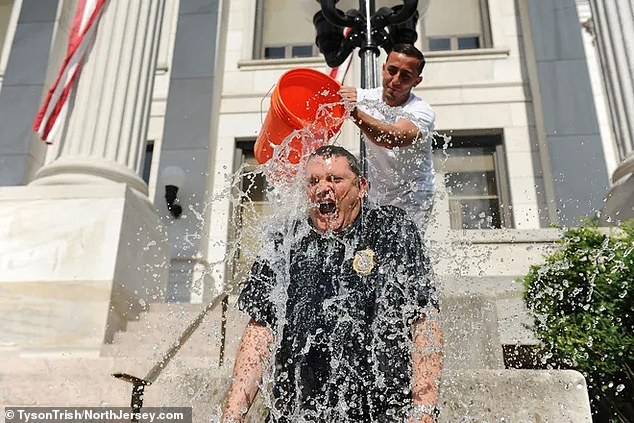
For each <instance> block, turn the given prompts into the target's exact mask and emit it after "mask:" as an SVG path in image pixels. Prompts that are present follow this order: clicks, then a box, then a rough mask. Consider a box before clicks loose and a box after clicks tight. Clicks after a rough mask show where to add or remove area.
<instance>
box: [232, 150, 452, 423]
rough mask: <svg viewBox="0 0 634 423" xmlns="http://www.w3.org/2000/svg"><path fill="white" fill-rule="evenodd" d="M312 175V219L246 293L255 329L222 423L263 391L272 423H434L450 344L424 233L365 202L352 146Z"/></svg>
mask: <svg viewBox="0 0 634 423" xmlns="http://www.w3.org/2000/svg"><path fill="white" fill-rule="evenodd" d="M305 170H306V175H305V177H306V193H307V197H308V200H309V211H308V219H300V220H298V221H296V222H295V223H294V224H293V225H290V228H291V229H290V230H288V232H286V233H284V234H276V236H274V237H273V239H271V240H270V243H265V245H263V248H262V252H261V254H260V255H259V257H258V259H257V260H256V262H255V264H254V265H253V268H252V269H251V273H250V275H249V277H248V279H247V281H246V284H245V286H244V289H243V291H242V293H241V294H240V298H239V301H238V307H239V308H240V309H242V310H243V311H245V312H246V313H248V314H249V315H250V316H251V321H250V322H249V324H248V325H247V327H246V329H245V331H244V334H243V336H242V340H241V342H240V347H239V351H238V354H237V356H236V361H235V366H234V371H233V382H232V386H231V388H230V390H229V394H228V396H227V402H226V405H225V409H224V413H223V422H225V423H229V422H240V423H242V422H243V421H244V415H245V414H246V412H247V410H248V408H249V407H250V405H251V403H252V401H253V399H254V396H255V394H256V392H257V390H258V388H259V386H260V384H263V385H265V386H268V387H270V396H267V397H266V399H265V404H267V406H268V408H269V410H270V414H269V417H268V420H267V421H268V422H270V423H273V422H275V423H295V422H305V421H306V422H319V423H326V422H327V423H330V422H337V423H374V422H376V423H397V422H398V423H402V422H404V421H408V422H411V423H433V422H435V421H436V414H437V409H436V403H437V401H438V386H439V378H440V372H441V369H442V345H443V341H442V333H441V330H440V327H439V324H438V302H437V299H436V295H435V291H434V288H433V285H432V284H431V281H430V276H429V275H430V272H429V261H428V259H427V257H426V256H425V254H424V252H423V248H422V245H421V240H420V237H419V235H418V230H417V228H416V226H415V225H414V224H413V222H412V221H411V220H409V219H408V218H407V217H406V214H405V212H403V211H402V210H400V209H398V208H396V207H392V206H380V207H371V206H369V205H366V204H365V202H364V197H365V193H366V188H367V182H366V180H365V178H364V177H363V176H361V175H360V171H359V166H358V164H357V161H356V159H355V157H354V156H353V155H352V154H351V153H350V152H348V151H347V150H345V149H344V148H342V147H339V146H332V145H328V146H323V147H320V148H319V149H317V150H316V151H315V152H314V153H313V154H312V155H311V156H310V157H309V158H308V160H307V162H306V168H305ZM363 207H367V208H366V209H365V210H364V218H363V219H361V218H360V216H361V209H362V208H363ZM281 226H284V225H281ZM267 244H270V245H267ZM271 359H272V360H271ZM270 361H273V366H269V365H268V364H269V363H270ZM271 367H272V370H271V371H267V369H268V368H271ZM263 375H264V378H263ZM262 379H263V380H262ZM267 391H268V390H267Z"/></svg>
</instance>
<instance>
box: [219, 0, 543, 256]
mask: <svg viewBox="0 0 634 423" xmlns="http://www.w3.org/2000/svg"><path fill="white" fill-rule="evenodd" d="M225 7H228V8H229V10H228V19H227V20H226V21H224V22H223V25H226V31H227V37H226V44H225V46H224V48H225V65H224V81H223V90H222V100H221V104H220V110H219V113H220V116H219V124H218V130H217V134H218V137H217V142H216V144H215V147H216V154H215V157H216V163H215V166H214V167H215V169H216V172H215V174H214V175H213V191H214V193H216V194H217V193H220V192H222V191H223V190H224V189H226V176H227V175H228V174H230V173H231V172H232V171H233V170H234V169H233V164H234V149H235V140H236V139H238V138H245V137H256V136H257V134H258V131H259V129H260V125H261V121H262V120H263V119H264V116H265V114H266V112H267V110H268V106H269V101H268V98H267V93H269V91H270V90H271V88H272V87H273V86H274V84H275V83H276V81H277V79H278V78H279V76H280V75H281V74H282V72H284V71H286V70H288V69H291V68H294V67H300V66H302V67H312V68H315V69H318V70H320V71H327V67H326V65H325V63H324V62H323V60H321V58H312V59H290V60H285V61H279V60H276V61H264V60H251V57H252V51H251V50H252V45H253V34H254V26H255V24H254V22H255V0H241V1H232V2H228V3H225ZM489 10H490V21H491V32H492V39H493V48H490V49H479V50H472V51H464V50H463V51H450V52H430V53H428V54H427V59H428V60H427V61H428V64H427V66H426V68H425V71H424V73H423V76H424V80H423V83H422V84H421V86H420V88H417V89H416V91H415V92H416V94H417V95H419V96H421V97H422V98H424V99H425V100H426V101H428V102H429V103H430V104H431V105H432V106H433V108H434V110H435V111H436V113H437V129H438V131H439V132H441V133H442V132H445V131H448V130H479V129H493V128H497V129H502V131H503V138H504V147H505V149H506V154H507V157H506V160H507V168H508V179H509V180H508V182H509V189H510V194H511V201H512V204H513V220H514V225H515V227H516V228H517V229H536V228H539V217H538V211H537V207H538V205H537V204H538V203H537V194H536V190H535V185H536V178H539V177H541V175H535V172H534V166H533V161H534V160H536V158H537V157H538V156H537V152H536V151H535V150H534V149H533V148H532V147H531V145H532V144H533V145H534V144H535V143H531V139H532V137H534V136H535V122H534V118H533V112H532V103H531V101H530V98H528V97H527V94H526V93H527V92H528V90H527V81H525V80H524V79H523V78H524V77H523V73H522V63H521V60H520V54H521V50H520V49H521V45H522V39H521V37H522V35H521V33H520V29H519V28H518V26H517V21H518V19H517V17H516V14H517V10H516V9H515V5H514V2H509V1H506V0H490V1H489ZM280 24H282V25H283V23H282V22H281V23H280ZM356 57H357V56H356V53H355V59H354V60H353V65H352V68H351V70H350V73H349V75H348V78H347V79H346V83H347V84H352V85H358V81H359V79H358V74H359V70H358V67H359V60H358V59H357V58H356ZM351 126H352V125H347V127H344V131H343V133H342V135H341V136H340V138H339V142H340V143H341V144H343V145H344V146H346V147H348V148H350V149H351V150H353V151H355V152H356V151H358V146H357V143H358V141H357V138H356V137H357V135H356V134H357V133H358V132H357V131H356V130H355V129H354V128H353V127H351ZM445 201H446V200H445ZM213 208H214V211H213V213H212V214H213V216H215V221H216V222H217V223H218V225H217V226H216V230H215V231H212V233H211V234H210V235H211V237H210V239H211V241H210V243H211V245H210V256H211V257H210V261H211V262H213V261H215V260H218V259H220V258H221V257H222V256H223V255H224V243H223V241H224V240H226V236H227V235H226V234H227V232H228V227H227V226H226V225H225V224H223V222H227V216H228V213H229V203H228V201H224V202H223V201H218V202H214V204H213ZM447 229H448V228H447Z"/></svg>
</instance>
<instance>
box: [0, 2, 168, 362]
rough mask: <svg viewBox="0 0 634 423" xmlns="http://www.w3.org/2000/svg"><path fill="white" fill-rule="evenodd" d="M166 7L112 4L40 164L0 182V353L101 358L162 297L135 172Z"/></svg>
mask: <svg viewBox="0 0 634 423" xmlns="http://www.w3.org/2000/svg"><path fill="white" fill-rule="evenodd" d="M75 3H76V2H74V1H64V2H63V3H62V4H63V6H62V7H63V8H64V9H62V10H61V11H60V12H61V14H62V15H71V16H72V13H73V12H74V4H75ZM163 4H164V1H163V0H133V1H124V0H112V1H110V2H109V3H108V5H107V6H106V9H105V11H104V16H103V17H102V19H101V22H100V23H99V29H98V32H97V37H96V40H95V44H94V46H93V48H92V51H91V52H90V53H89V56H88V58H87V60H86V62H85V65H84V68H83V72H82V74H81V77H80V80H79V85H78V87H77V91H76V96H75V97H74V98H73V99H72V102H73V104H72V106H71V108H70V113H69V115H68V118H67V120H66V121H65V127H64V128H63V131H61V134H60V137H59V140H56V142H55V144H54V145H53V146H52V149H51V150H50V151H49V152H48V155H47V161H46V164H45V165H44V167H42V168H41V169H40V170H39V171H38V173H37V174H36V179H35V180H34V181H33V182H32V183H31V184H30V185H28V186H19V187H0V207H1V208H2V210H3V218H0V239H2V241H3V242H2V243H0V293H1V295H0V314H2V315H3V316H7V318H5V319H0V355H2V354H16V355H24V354H37V355H39V356H43V355H47V354H51V355H53V356H60V355H62V354H63V355H74V356H90V357H96V356H99V352H100V350H101V347H102V345H103V343H104V342H106V343H107V342H111V341H112V339H113V337H114V333H115V332H116V331H117V330H121V329H123V328H125V327H126V322H127V321H128V320H131V319H135V318H136V317H137V316H138V313H139V312H140V311H141V310H142V309H143V308H144V307H146V305H147V304H148V303H150V302H160V301H162V300H163V299H164V298H165V290H166V287H167V275H168V271H169V269H168V264H169V259H168V257H169V245H168V243H167V238H166V234H165V230H164V228H163V226H162V225H161V222H160V219H159V217H158V214H157V212H156V210H155V209H154V206H153V204H152V202H151V201H150V199H149V198H148V196H147V186H146V184H145V183H144V182H143V181H142V180H141V179H140V178H139V176H138V170H139V168H140V166H141V160H142V158H143V157H142V152H143V151H142V150H143V146H144V143H145V137H146V127H147V121H148V113H149V106H150V95H151V91H152V86H153V75H154V72H155V62H156V55H157V44H158V40H159V34H160V25H161V21H162V14H163ZM65 28H67V27H66V26H63V25H60V27H59V29H58V31H57V35H56V36H57V37H58V38H57V41H61V39H64V40H65V39H66V37H67V35H66V34H67V33H65V31H64V30H65ZM26 36H29V35H28V34H27V35H26ZM54 54H55V53H54ZM57 54H58V55H59V54H62V53H61V52H58V53H57ZM53 63H55V61H53ZM53 63H51V64H49V68H53V69H54V70H53V71H52V72H55V71H56V70H57V69H56V68H57V66H56V65H55V64H53ZM49 74H51V73H49ZM174 337H176V335H174Z"/></svg>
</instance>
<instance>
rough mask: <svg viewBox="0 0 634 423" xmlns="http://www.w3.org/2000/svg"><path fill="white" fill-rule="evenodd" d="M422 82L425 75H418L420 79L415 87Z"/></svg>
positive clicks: (417, 79)
mask: <svg viewBox="0 0 634 423" xmlns="http://www.w3.org/2000/svg"><path fill="white" fill-rule="evenodd" d="M421 82H423V75H418V78H416V83H415V84H414V86H415V87H417V86H418V84H420V83H421Z"/></svg>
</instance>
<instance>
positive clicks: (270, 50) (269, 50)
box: [264, 47, 286, 59]
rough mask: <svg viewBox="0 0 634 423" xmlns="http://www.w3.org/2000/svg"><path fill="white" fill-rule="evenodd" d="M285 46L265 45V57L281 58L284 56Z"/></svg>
mask: <svg viewBox="0 0 634 423" xmlns="http://www.w3.org/2000/svg"><path fill="white" fill-rule="evenodd" d="M285 53H286V47H265V48H264V58H265V59H283V58H284V57H285V56H286V54H285Z"/></svg>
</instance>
